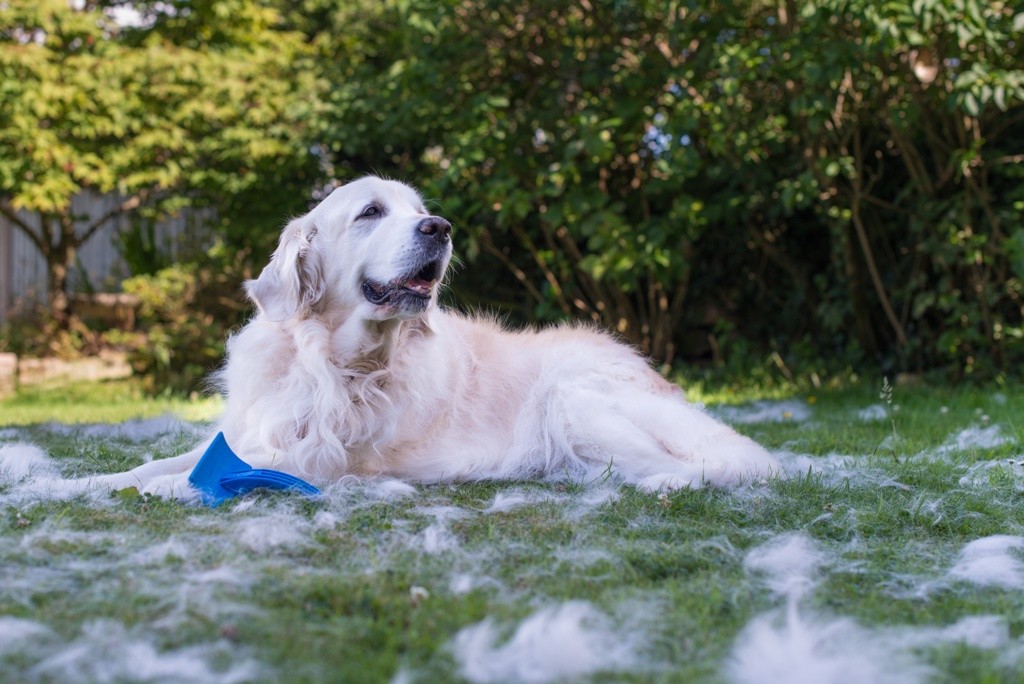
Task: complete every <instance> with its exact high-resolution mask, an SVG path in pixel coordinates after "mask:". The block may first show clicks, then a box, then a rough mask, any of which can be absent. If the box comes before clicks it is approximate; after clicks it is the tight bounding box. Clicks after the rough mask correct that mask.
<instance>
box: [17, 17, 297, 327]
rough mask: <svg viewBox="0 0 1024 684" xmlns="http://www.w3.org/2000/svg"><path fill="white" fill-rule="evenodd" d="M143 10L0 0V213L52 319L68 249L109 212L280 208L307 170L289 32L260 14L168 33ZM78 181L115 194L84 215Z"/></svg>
mask: <svg viewBox="0 0 1024 684" xmlns="http://www.w3.org/2000/svg"><path fill="white" fill-rule="evenodd" d="M197 4H201V3H197ZM208 4H212V3H208ZM249 4H254V3H249ZM271 18H272V16H271ZM150 19H151V21H150V25H148V26H145V27H144V30H143V29H131V28H125V27H121V26H119V25H118V24H116V23H115V22H114V21H113V20H112V19H111V18H110V16H109V15H108V14H107V13H106V12H105V11H104V8H103V7H101V6H100V5H98V4H97V3H86V4H85V5H84V7H82V8H81V9H75V8H72V7H71V6H70V5H69V3H68V2H67V1H66V0H10V1H9V2H4V3H2V4H0V103H2V106H0V213H2V214H3V215H4V216H5V217H6V218H7V219H8V220H9V221H11V222H12V223H13V224H14V225H15V226H16V227H17V228H19V229H20V230H21V231H22V232H23V233H24V234H25V235H27V236H28V237H29V239H30V240H31V241H32V243H33V244H34V245H35V246H36V248H37V249H38V250H39V252H40V254H42V255H43V257H44V258H45V259H46V262H47V267H48V273H49V277H48V286H49V296H50V308H51V310H52V313H53V315H54V317H55V318H56V320H57V321H58V323H60V324H62V325H67V324H68V321H69V317H70V314H71V312H70V307H69V298H68V292H67V290H68V271H69V268H70V267H71V265H72V264H73V262H74V259H75V252H76V250H77V249H78V248H80V247H81V245H82V244H84V243H85V242H86V241H88V240H89V239H90V238H92V237H93V236H94V235H95V234H96V232H97V231H98V230H99V229H100V228H101V227H102V226H103V225H104V224H105V223H106V222H108V221H110V220H112V219H114V218H115V217H117V216H118V215H120V214H123V213H126V212H134V211H139V210H142V209H149V210H152V211H161V210H173V209H178V208H180V207H182V206H184V205H188V204H215V205H217V204H223V202H224V198H225V197H234V196H239V195H246V194H248V195H249V196H251V197H252V196H257V197H262V198H263V199H264V201H266V200H267V199H271V198H286V199H283V200H282V201H281V202H280V205H281V207H279V208H283V209H284V210H286V211H287V210H288V208H292V207H295V198H296V197H302V196H303V195H305V194H306V192H307V190H306V187H303V186H308V184H310V183H311V181H312V177H313V175H314V174H315V170H316V164H317V161H316V159H315V158H313V157H312V155H310V154H309V149H308V144H307V142H306V138H305V133H304V131H305V126H306V123H307V122H308V120H309V119H310V118H311V117H310V114H309V107H311V106H313V105H312V104H309V103H313V102H315V97H312V96H310V94H311V93H312V92H313V90H314V89H315V85H316V83H315V80H314V78H313V76H311V75H309V72H308V69H307V70H303V68H302V66H303V63H302V60H303V54H304V47H303V43H302V41H301V39H300V37H299V36H297V35H296V34H291V33H287V32H280V31H274V30H271V29H270V27H269V26H268V25H267V23H266V22H263V23H259V24H256V25H250V26H249V28H251V29H252V30H251V31H248V32H246V33H244V40H243V39H242V38H240V37H239V36H238V35H233V38H234V39H235V41H234V42H231V41H228V40H225V41H221V42H219V43H217V44H215V45H211V46H203V45H201V44H198V43H197V44H194V45H185V44H176V43H175V42H173V41H172V40H171V39H169V38H168V37H167V36H163V35H161V33H160V32H159V31H158V30H156V28H157V27H158V26H162V25H160V24H159V22H158V21H157V20H158V19H159V17H150ZM296 186H299V188H301V189H297V188H296ZM85 191H91V192H94V193H98V194H107V193H115V194H116V196H117V197H118V200H119V201H118V203H117V204H116V205H115V206H114V207H113V208H112V209H111V210H110V211H108V212H107V213H105V214H103V215H102V216H99V217H93V218H89V219H88V220H85V217H81V216H76V215H75V214H74V213H73V212H72V209H71V206H72V205H71V200H72V198H73V197H74V196H75V195H77V194H78V193H81V192H85ZM262 206H265V205H262ZM26 213H28V214H31V215H34V216H33V220H31V221H27V220H25V219H24V216H25V214H26ZM275 216H279V214H275ZM277 220H279V219H278V218H274V219H270V220H269V221H270V226H268V227H270V228H272V227H273V225H274V224H275V223H276V221H277Z"/></svg>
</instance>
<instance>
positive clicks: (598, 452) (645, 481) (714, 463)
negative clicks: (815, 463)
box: [563, 391, 778, 491]
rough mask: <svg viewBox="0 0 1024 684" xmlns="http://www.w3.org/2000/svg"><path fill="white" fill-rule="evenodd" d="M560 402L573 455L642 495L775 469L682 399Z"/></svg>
mask: <svg viewBox="0 0 1024 684" xmlns="http://www.w3.org/2000/svg"><path fill="white" fill-rule="evenodd" d="M563 399H564V400H565V402H566V403H565V405H564V410H565V416H566V418H567V423H568V425H567V427H568V428H569V430H570V432H571V436H570V438H571V441H572V442H573V443H574V445H576V448H575V451H576V452H577V455H579V456H580V457H581V458H583V459H584V460H586V461H589V462H591V463H593V462H594V461H598V462H602V461H603V462H610V463H611V466H612V469H613V471H614V472H616V473H617V474H618V475H619V476H621V477H622V478H623V479H624V480H626V481H627V482H631V483H634V484H636V485H637V486H638V487H640V488H641V489H645V490H649V491H656V490H659V489H678V488H681V487H698V486H701V485H703V484H709V485H713V486H729V485H735V484H739V483H740V482H743V481H746V480H752V479H757V478H761V477H765V476H768V475H771V474H772V473H773V472H777V470H778V466H777V465H776V463H775V461H774V459H773V458H772V457H771V455H770V454H769V453H768V452H767V451H765V449H764V448H762V447H761V446H760V445H758V444H757V443H755V442H754V441H752V440H750V439H748V438H747V437H744V436H742V435H740V434H738V433H736V432H735V431H734V430H732V429H731V428H729V427H728V426H726V425H724V424H722V423H720V422H718V421H717V420H715V419H714V418H712V417H711V416H708V415H707V414H705V413H704V412H703V411H701V410H700V409H698V408H696V407H694V406H691V405H690V404H687V403H686V402H685V401H683V400H682V398H677V397H671V396H659V395H652V394H650V393H648V392H641V391H635V392H634V391H630V392H627V393H620V394H618V395H617V396H613V397H609V396H608V395H601V394H596V393H591V392H574V393H572V395H570V396H568V397H564V398H563Z"/></svg>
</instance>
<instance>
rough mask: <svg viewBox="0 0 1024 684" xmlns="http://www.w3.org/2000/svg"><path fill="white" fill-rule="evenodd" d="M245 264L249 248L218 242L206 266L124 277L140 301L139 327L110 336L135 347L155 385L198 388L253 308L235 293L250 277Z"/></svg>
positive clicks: (134, 358) (138, 365)
mask: <svg viewBox="0 0 1024 684" xmlns="http://www.w3.org/2000/svg"><path fill="white" fill-rule="evenodd" d="M244 263H245V254H244V253H242V252H227V251H225V250H223V249H222V248H221V247H215V248H214V249H212V250H211V251H210V254H209V259H208V260H207V261H206V262H205V263H204V264H203V265H202V266H199V265H197V264H194V263H190V264H176V265H173V266H169V267H167V268H164V269H161V270H159V271H157V272H156V273H154V274H152V275H142V276H135V277H133V278H129V279H128V280H126V281H125V282H124V290H125V292H127V293H130V294H134V295H136V296H137V297H138V298H139V300H140V310H139V322H138V329H137V331H136V332H132V333H108V339H110V340H111V341H112V342H117V343H120V344H123V345H125V346H127V347H128V348H129V350H130V353H129V359H130V361H131V364H132V367H133V369H134V370H135V372H136V373H138V374H140V375H143V376H144V377H145V378H146V383H147V385H148V386H149V387H150V389H152V390H156V389H163V388H173V389H177V390H183V391H192V390H195V389H196V388H197V387H198V386H199V385H200V383H201V381H202V380H203V378H204V377H205V376H206V375H207V374H208V373H209V372H210V371H211V370H213V369H214V368H216V366H218V365H219V363H220V360H221V358H222V357H223V355H224V345H225V342H226V337H227V334H228V331H229V330H230V329H231V327H232V326H235V325H237V324H239V323H241V322H242V320H243V319H244V316H245V313H246V311H247V309H246V306H245V302H244V299H243V298H242V297H241V296H234V297H232V296H230V293H231V292H232V291H237V290H238V288H239V283H240V282H241V281H242V280H244V279H245V278H246V277H249V273H248V271H247V270H246V267H245V266H244Z"/></svg>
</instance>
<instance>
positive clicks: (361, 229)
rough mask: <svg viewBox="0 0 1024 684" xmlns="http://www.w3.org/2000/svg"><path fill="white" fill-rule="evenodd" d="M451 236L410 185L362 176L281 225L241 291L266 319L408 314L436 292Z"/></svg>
mask: <svg viewBox="0 0 1024 684" xmlns="http://www.w3.org/2000/svg"><path fill="white" fill-rule="evenodd" d="M450 236H451V224H449V223H448V222H447V221H445V220H444V219H443V218H440V217H437V216H432V215H430V214H429V213H428V212H427V210H426V208H425V207H424V206H423V199H422V198H421V197H420V196H419V194H418V193H417V192H416V191H415V190H413V189H412V188H410V187H409V186H407V185H405V184H403V183H399V182H397V181H388V180H382V179H380V178H374V177H367V178H362V179H360V180H357V181H353V182H352V183H349V184H347V185H344V186H342V187H340V188H338V189H336V190H335V191H334V192H332V193H331V194H330V196H328V197H327V199H325V200H324V201H323V202H321V203H320V204H319V205H317V207H316V208H315V209H313V210H312V211H311V212H309V213H308V214H306V215H305V216H302V217H300V218H297V219H295V220H293V221H291V222H290V223H289V224H288V225H287V226H285V229H284V232H283V233H282V234H281V241H280V244H279V245H278V247H277V250H276V251H275V252H274V255H273V257H272V259H271V262H270V263H269V264H268V265H267V267H266V268H264V269H263V272H262V273H260V277H259V278H257V279H256V280H250V281H248V282H247V283H246V284H245V287H246V291H247V292H248V294H249V297H250V298H252V300H253V301H254V302H256V304H257V305H258V306H259V308H260V311H261V312H262V313H263V314H264V315H265V316H266V317H267V318H269V319H270V320H273V321H286V320H289V319H291V318H305V317H308V316H311V315H315V314H318V313H331V312H332V311H339V312H342V311H344V312H351V314H354V315H357V316H360V317H361V318H365V319H367V320H378V321H380V320H387V319H394V318H413V317H415V316H419V315H421V314H422V313H423V312H424V311H426V309H427V307H428V306H429V305H430V304H431V303H433V302H435V301H436V299H437V289H438V283H439V282H440V280H441V278H442V276H443V275H444V273H445V270H446V269H447V268H448V262H449V261H450V260H451V256H452V244H451V237H450ZM351 314H350V315H351Z"/></svg>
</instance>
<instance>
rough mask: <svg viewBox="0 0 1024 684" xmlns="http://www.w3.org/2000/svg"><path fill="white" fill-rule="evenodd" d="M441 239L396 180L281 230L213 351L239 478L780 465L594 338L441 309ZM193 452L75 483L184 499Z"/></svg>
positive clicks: (724, 474) (684, 482)
mask: <svg viewBox="0 0 1024 684" xmlns="http://www.w3.org/2000/svg"><path fill="white" fill-rule="evenodd" d="M450 231H451V226H450V225H449V223H448V222H447V221H445V220H444V219H442V218H439V217H436V216H431V215H430V214H429V213H428V212H427V210H426V209H425V208H424V206H423V200H422V199H421V198H420V196H419V195H418V194H417V193H416V192H415V191H414V190H413V189H412V188H410V187H408V186H406V185H404V184H402V183H398V182H395V181H386V180H381V179H378V178H372V177H370V178H364V179H362V180H358V181H355V182H352V183H349V184H348V185H345V186H344V187H341V188H338V189H337V190H335V191H334V192H333V193H332V194H331V195H330V196H329V197H328V198H327V199H325V200H324V201H323V202H322V203H321V204H320V205H319V206H317V207H316V208H315V209H313V210H312V211H311V212H310V213H308V214H306V215H305V216H303V217H301V218H297V219H295V220H293V221H291V222H290V223H289V224H288V225H287V226H286V227H285V229H284V232H283V234H282V235H281V240H280V244H279V246H278V248H277V250H276V251H275V252H274V255H273V259H272V260H271V262H270V264H269V265H268V266H267V267H266V268H264V269H263V272H262V273H261V274H260V277H259V278H258V279H256V280H253V281H249V282H248V283H246V290H247V292H248V294H249V297H250V298H251V299H252V300H253V301H254V302H255V303H256V305H257V306H258V308H259V312H258V314H257V315H256V316H255V317H254V318H253V319H252V320H251V321H250V322H249V324H248V325H246V326H245V327H244V328H243V329H242V330H241V331H240V332H239V333H238V334H236V335H234V336H233V337H232V338H231V340H230V341H229V342H228V358H227V363H226V365H225V367H224V369H223V370H222V371H220V373H219V382H220V385H221V388H222V390H223V391H224V392H225V394H226V398H227V401H226V410H225V414H224V416H223V418H222V419H221V420H220V421H219V423H218V425H217V426H216V428H215V430H214V433H216V432H217V431H223V432H224V435H225V437H226V438H227V441H228V444H230V445H231V448H232V449H233V450H234V451H235V452H236V453H237V454H238V455H239V456H240V457H241V458H242V459H244V460H245V461H247V462H248V463H249V464H250V465H252V466H253V467H254V468H273V469H276V470H282V471H285V472H288V473H291V474H293V475H297V476H300V477H303V478H306V479H308V480H310V481H312V482H314V483H317V484H327V483H330V482H332V481H336V480H337V479H339V478H341V477H342V476H345V475H349V474H354V475H384V476H391V477H398V478H403V479H406V480H409V481H413V482H458V481H467V480H485V479H487V480H490V479H513V480H519V479H525V478H539V477H545V476H559V475H563V474H569V475H570V476H573V475H579V476H584V475H586V474H588V473H598V472H601V471H604V470H607V469H610V471H611V472H612V473H613V474H614V475H616V476H618V478H620V479H621V480H623V481H625V482H628V483H632V484H635V485H637V486H638V487H640V488H642V489H644V490H650V491H656V490H660V489H671V488H679V487H694V486H700V485H701V484H705V483H706V484H710V485H715V486H728V485H733V484H736V483H739V482H741V481H744V480H749V479H753V478H763V477H766V476H768V475H770V474H772V473H775V472H778V470H779V468H778V466H777V465H776V463H775V461H774V460H773V458H772V457H771V456H770V455H769V454H768V453H767V452H766V451H765V450H764V449H763V448H762V447H760V446H759V445H757V444H756V443H754V442H753V441H751V440H750V439H748V438H746V437H743V436H741V435H739V434H737V433H736V432H734V431H733V430H732V429H730V428H729V427H727V426H726V425H723V424H722V423H720V422H718V421H716V420H714V419H713V418H711V417H710V416H708V415H706V414H705V413H703V412H702V411H701V410H699V409H698V408H695V407H694V406H691V405H690V404H688V403H687V402H686V400H685V398H684V397H683V394H682V392H681V391H680V390H679V388H678V387H676V386H675V385H672V384H670V383H668V382H666V381H665V380H664V379H662V378H661V377H660V376H659V375H658V374H657V373H655V372H654V371H652V370H651V369H650V368H649V367H648V365H647V363H646V362H645V360H644V359H642V358H641V357H640V356H638V355H637V354H636V353H635V352H634V351H633V350H632V349H630V348H629V347H627V346H625V345H623V344H620V343H618V342H616V341H614V340H613V339H612V338H611V337H609V336H608V335H605V334H603V333H600V332H597V331H595V330H591V329H588V328H583V327H579V326H568V325H566V326H559V327H555V328H551V329H547V330H541V331H533V330H530V331H522V332H510V331H507V330H504V329H502V327H501V326H500V325H498V324H496V323H495V322H494V321H491V320H486V319H480V318H472V317H468V318H467V317H465V316H461V315H458V314H455V313H451V312H447V311H444V310H442V309H440V308H439V307H438V306H437V292H438V287H439V284H440V282H441V280H442V278H443V277H444V274H445V271H446V269H447V267H448V262H449V260H450V259H451V255H452V246H451V240H450ZM208 444H209V440H206V441H205V442H204V443H202V444H201V445H200V446H199V447H197V448H196V449H195V450H194V451H191V452H189V453H186V454H183V455H181V456H177V457H175V458H169V459H165V460H158V461H153V462H150V463H147V464H145V465H142V466H139V467H138V468H135V469H134V470H131V471H129V472H125V473H119V474H115V475H102V476H96V477H91V478H83V479H80V480H75V481H73V483H74V486H80V487H81V488H83V489H84V488H90V487H97V486H99V487H104V488H110V489H120V488H124V487H129V486H135V487H138V488H139V489H140V490H141V491H143V492H151V493H155V494H160V495H164V496H174V497H179V498H194V497H195V490H193V489H192V488H191V487H190V485H189V484H188V474H189V472H190V471H191V470H192V468H193V467H194V466H195V464H196V462H197V461H198V459H199V457H200V456H201V455H202V454H203V452H204V450H205V449H206V446H207V445H208ZM63 484H64V485H65V486H67V485H69V484H72V483H69V482H64V483H63ZM74 486H73V487H72V488H74Z"/></svg>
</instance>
